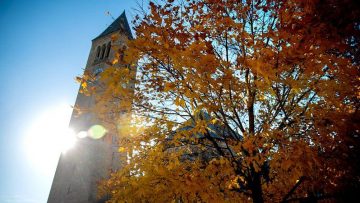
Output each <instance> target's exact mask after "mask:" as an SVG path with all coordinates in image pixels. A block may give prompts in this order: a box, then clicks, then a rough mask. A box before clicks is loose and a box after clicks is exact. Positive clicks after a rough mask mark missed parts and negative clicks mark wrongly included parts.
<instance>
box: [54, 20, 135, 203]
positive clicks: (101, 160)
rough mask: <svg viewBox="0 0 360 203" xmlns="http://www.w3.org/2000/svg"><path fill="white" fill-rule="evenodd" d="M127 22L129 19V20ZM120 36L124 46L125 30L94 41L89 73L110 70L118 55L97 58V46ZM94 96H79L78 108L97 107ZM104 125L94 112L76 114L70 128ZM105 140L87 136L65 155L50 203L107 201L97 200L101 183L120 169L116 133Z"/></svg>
mask: <svg viewBox="0 0 360 203" xmlns="http://www.w3.org/2000/svg"><path fill="white" fill-rule="evenodd" d="M125 19H126V18H125ZM116 33H118V34H119V35H120V37H119V38H118V39H117V41H115V42H111V43H112V44H117V45H119V44H123V43H124V42H125V41H126V39H128V38H129V35H128V34H126V33H124V31H123V30H118V31H117V32H113V33H109V34H107V35H105V36H101V37H98V38H96V39H94V40H93V41H92V46H91V50H90V54H89V58H88V61H87V65H86V68H85V69H86V70H88V71H91V72H94V71H96V69H98V68H102V69H106V68H107V67H108V66H109V65H108V64H107V63H106V62H107V61H112V59H113V58H114V55H115V53H114V52H115V51H114V50H113V49H111V50H110V54H109V57H108V59H104V60H96V59H97V47H98V46H102V45H103V44H106V45H107V43H108V42H110V41H111V36H112V35H113V34H116ZM94 102H95V101H94V98H93V97H92V96H85V95H83V94H81V93H79V94H78V96H77V99H76V103H75V106H76V107H80V108H81V109H90V108H91V107H92V106H93V105H94ZM95 124H101V121H99V120H98V119H97V118H96V116H95V115H94V114H93V113H89V112H88V113H82V114H81V115H77V113H76V112H75V111H74V112H73V115H72V117H71V121H70V128H72V129H73V130H74V131H75V133H78V132H80V131H87V130H88V129H89V128H90V127H91V126H93V125H95ZM106 136H107V137H106V138H104V139H98V140H94V139H92V138H89V137H86V138H83V139H78V141H77V143H76V146H75V147H74V148H72V149H71V150H69V151H67V152H66V153H63V154H61V157H60V160H59V163H58V167H57V169H56V172H55V177H54V180H53V184H52V187H51V190H50V194H49V198H48V202H49V203H83V202H84V203H85V202H103V201H104V200H97V198H96V193H97V182H98V181H99V180H101V179H103V178H106V177H107V176H108V175H109V172H110V171H111V170H114V169H117V168H118V167H120V165H119V158H120V157H121V155H120V154H119V153H118V152H117V149H118V146H117V143H116V139H114V138H115V137H112V136H116V135H115V133H112V132H110V133H108V134H107V135H106Z"/></svg>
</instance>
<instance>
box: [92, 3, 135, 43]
mask: <svg viewBox="0 0 360 203" xmlns="http://www.w3.org/2000/svg"><path fill="white" fill-rule="evenodd" d="M117 31H122V32H124V33H126V35H127V36H128V37H129V38H130V39H133V36H132V33H131V29H130V26H129V23H128V20H127V18H126V14H125V10H124V11H123V12H122V14H121V15H120V16H119V17H118V18H117V19H115V20H114V22H112V23H111V25H109V27H107V28H106V29H105V30H104V31H103V32H102V33H101V34H100V35H99V36H97V37H96V38H95V39H93V40H96V39H98V38H101V37H104V36H106V35H108V34H111V33H114V32H117Z"/></svg>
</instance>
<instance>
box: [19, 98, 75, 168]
mask: <svg viewBox="0 0 360 203" xmlns="http://www.w3.org/2000/svg"><path fill="white" fill-rule="evenodd" d="M71 112H72V108H71V107H70V105H64V104H62V105H57V106H55V107H52V108H49V109H48V110H45V111H44V112H42V113H41V114H39V115H38V116H35V118H34V119H35V120H34V121H33V122H32V123H31V125H30V127H29V128H28V130H27V131H26V132H25V139H24V149H25V154H26V156H27V157H28V159H29V161H30V163H31V165H32V166H33V167H35V168H36V169H40V170H41V171H43V172H46V171H51V170H53V168H54V167H56V164H57V162H58V160H59V157H60V154H61V153H66V151H67V150H69V149H70V148H72V147H73V146H74V145H75V143H76V136H75V134H74V132H73V131H72V130H71V129H69V127H68V126H69V121H70V116H71Z"/></svg>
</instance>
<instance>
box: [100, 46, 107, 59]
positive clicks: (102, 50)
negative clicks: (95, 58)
mask: <svg viewBox="0 0 360 203" xmlns="http://www.w3.org/2000/svg"><path fill="white" fill-rule="evenodd" d="M105 49H106V46H105V44H104V45H102V48H101V57H100V59H103V58H104V55H105Z"/></svg>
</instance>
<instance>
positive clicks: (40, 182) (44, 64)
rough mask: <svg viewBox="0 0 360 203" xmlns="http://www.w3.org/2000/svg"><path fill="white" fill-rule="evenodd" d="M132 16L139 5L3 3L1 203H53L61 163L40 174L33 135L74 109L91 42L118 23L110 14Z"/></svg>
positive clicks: (127, 0) (99, 0) (44, 0)
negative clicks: (43, 121)
mask: <svg viewBox="0 0 360 203" xmlns="http://www.w3.org/2000/svg"><path fill="white" fill-rule="evenodd" d="M140 2H141V0H140ZM132 8H136V0H31V1H28V0H22V1H20V0H0V81H1V83H0V202H4V203H6V202H19V203H20V202H21V203H26V202H36V203H41V202H46V200H47V196H48V193H49V191H50V186H51V182H52V178H53V175H54V172H55V167H56V164H53V163H56V162H57V159H58V157H56V158H55V160H53V161H52V163H48V166H47V167H48V168H49V170H47V171H46V172H44V171H41V170H40V169H39V167H36V166H34V164H35V163H34V162H31V161H29V160H28V157H27V154H28V153H30V152H28V151H27V150H26V149H24V144H23V143H24V137H25V134H26V131H27V129H29V127H30V126H31V123H32V122H33V121H34V120H36V119H37V118H38V117H39V116H40V115H41V114H42V113H43V112H44V111H45V110H46V109H51V108H53V107H56V106H57V105H59V104H66V105H68V106H70V105H73V104H74V102H75V98H76V95H77V91H78V84H76V82H75V80H74V77H75V76H77V75H79V74H81V73H82V71H83V68H84V67H85V65H86V61H87V57H88V54H89V51H90V46H91V40H92V39H93V38H95V37H96V36H97V35H99V34H100V33H101V32H102V31H103V30H104V29H105V28H106V27H107V26H108V25H110V24H111V22H112V21H113V20H112V18H111V17H110V16H108V15H106V14H105V13H106V12H107V11H109V12H110V13H111V14H112V15H113V16H114V18H116V17H118V16H119V15H120V14H121V13H122V11H123V10H126V14H127V17H128V19H129V20H130V19H131V18H132V17H133V16H134V14H135V11H134V10H133V9H132ZM67 120H69V118H68V119H67ZM66 122H68V121H66ZM45 164H47V163H45Z"/></svg>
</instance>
